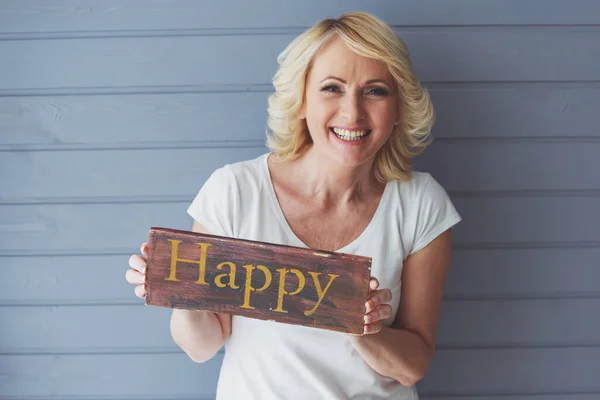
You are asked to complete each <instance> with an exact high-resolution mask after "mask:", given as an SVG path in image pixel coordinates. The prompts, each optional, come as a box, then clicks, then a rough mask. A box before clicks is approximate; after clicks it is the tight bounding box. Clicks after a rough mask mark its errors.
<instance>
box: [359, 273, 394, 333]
mask: <svg viewBox="0 0 600 400" xmlns="http://www.w3.org/2000/svg"><path fill="white" fill-rule="evenodd" d="M378 287H379V281H378V280H377V279H376V278H373V277H371V280H370V282H369V289H370V291H369V299H368V300H367V302H366V303H365V309H366V312H365V319H364V320H365V328H364V333H365V334H367V335H368V334H373V333H377V332H379V331H381V329H382V328H383V323H382V322H381V321H382V320H384V319H386V318H389V317H390V316H391V315H392V306H391V305H389V304H386V303H388V302H389V301H391V300H392V292H391V291H390V290H389V289H382V290H377V288H378Z"/></svg>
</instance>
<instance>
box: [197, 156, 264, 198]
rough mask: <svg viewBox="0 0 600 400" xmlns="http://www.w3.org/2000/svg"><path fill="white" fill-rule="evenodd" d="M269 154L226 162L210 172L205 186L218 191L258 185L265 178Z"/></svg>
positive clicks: (238, 189)
mask: <svg viewBox="0 0 600 400" xmlns="http://www.w3.org/2000/svg"><path fill="white" fill-rule="evenodd" d="M267 155H268V154H262V155H260V156H258V157H255V158H252V159H248V160H243V161H237V162H234V163H228V164H224V165H223V166H221V167H219V168H217V169H216V170H214V171H213V172H212V173H211V174H210V176H209V177H208V179H207V180H206V182H205V183H204V186H206V187H208V188H210V189H211V190H217V191H219V190H221V191H223V190H227V189H228V190H236V191H244V190H245V189H247V188H248V187H249V186H254V185H257V184H259V183H260V182H261V180H262V179H263V175H264V163H265V162H266V157H267Z"/></svg>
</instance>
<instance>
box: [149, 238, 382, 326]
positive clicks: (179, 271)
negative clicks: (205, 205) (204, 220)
mask: <svg viewBox="0 0 600 400" xmlns="http://www.w3.org/2000/svg"><path fill="white" fill-rule="evenodd" d="M370 271H371V258H368V257H362V256H356V255H352V254H342V253H334V252H326V251H320V250H313V249H306V248H300V247H293V246H283V245H277V244H271V243H264V242H257V241H249V240H240V239H233V238H227V237H221V236H216V235H206V234H201V233H196V232H189V231H182V230H175V229H167V228H158V227H154V228H151V229H150V233H149V241H148V267H147V270H146V290H147V295H146V304H148V305H152V306H159V307H168V308H182V309H191V310H209V311H214V312H219V313H226V314H235V315H242V316H245V317H250V318H256V319H263V320H273V321H277V322H283V323H287V324H295V325H304V326H309V327H313V328H320V329H328V330H333V331H339V332H346V333H351V334H359V335H360V334H362V333H363V329H364V319H363V318H364V314H365V302H366V301H367V298H368V294H369V279H370Z"/></svg>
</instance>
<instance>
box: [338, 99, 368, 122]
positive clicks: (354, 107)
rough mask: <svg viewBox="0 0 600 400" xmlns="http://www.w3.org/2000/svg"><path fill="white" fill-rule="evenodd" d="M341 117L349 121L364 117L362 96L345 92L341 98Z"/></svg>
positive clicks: (356, 120)
mask: <svg viewBox="0 0 600 400" xmlns="http://www.w3.org/2000/svg"><path fill="white" fill-rule="evenodd" d="M341 114H342V117H343V118H344V119H345V120H346V121H347V122H349V123H354V122H358V121H360V120H362V119H363V117H364V110H363V104H362V98H361V97H360V96H359V95H356V94H350V93H349V94H347V95H346V96H344V99H343V100H342V109H341Z"/></svg>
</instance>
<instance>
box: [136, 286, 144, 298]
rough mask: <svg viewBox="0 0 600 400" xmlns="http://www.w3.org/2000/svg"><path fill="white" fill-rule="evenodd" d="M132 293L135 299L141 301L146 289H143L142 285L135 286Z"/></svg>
mask: <svg viewBox="0 0 600 400" xmlns="http://www.w3.org/2000/svg"><path fill="white" fill-rule="evenodd" d="M134 292H135V295H136V296H137V297H140V298H142V299H143V298H144V297H146V288H145V287H144V285H139V286H136V287H135V290H134Z"/></svg>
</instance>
